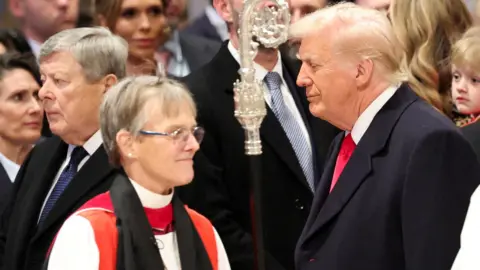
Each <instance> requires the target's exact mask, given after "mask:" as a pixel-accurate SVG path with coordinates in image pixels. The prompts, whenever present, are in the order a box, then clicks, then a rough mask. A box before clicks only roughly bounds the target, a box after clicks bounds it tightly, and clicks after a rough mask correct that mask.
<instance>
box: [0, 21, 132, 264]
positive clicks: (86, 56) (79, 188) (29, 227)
mask: <svg viewBox="0 0 480 270" xmlns="http://www.w3.org/2000/svg"><path fill="white" fill-rule="evenodd" d="M127 47H128V45H127V43H126V42H125V41H124V40H123V39H122V38H120V37H118V36H115V35H113V34H112V33H111V32H110V31H108V30H107V29H105V28H75V29H69V30H64V31H62V32H59V33H57V34H55V35H53V36H52V37H50V38H49V39H48V40H47V41H46V42H44V44H42V47H41V50H40V55H39V63H40V74H41V79H42V82H43V85H42V88H41V89H40V91H39V97H40V99H41V100H42V104H43V108H44V110H45V112H46V113H47V118H48V122H49V125H50V129H51V130H52V132H53V133H54V134H55V136H53V137H51V138H48V139H46V140H45V141H44V142H42V143H40V144H38V145H36V146H35V147H34V148H33V150H32V151H31V153H30V155H28V157H27V158H26V159H25V161H24V162H23V164H22V166H21V168H20V171H19V173H18V175H17V177H16V178H15V188H14V193H13V198H12V200H11V201H10V202H9V204H8V206H7V208H6V210H5V212H4V213H3V215H2V217H1V227H0V264H1V263H2V261H3V267H4V268H3V269H16V270H39V269H41V268H42V266H43V262H44V260H45V258H46V254H47V250H48V248H49V247H50V244H51V242H52V240H53V239H54V237H55V235H56V233H57V232H58V230H59V229H60V227H61V226H62V224H63V222H64V221H65V220H66V219H67V218H68V216H70V215H71V214H72V213H74V212H75V210H77V209H78V208H79V207H80V206H82V205H83V204H84V203H85V202H87V201H88V200H90V199H91V198H93V197H95V196H96V195H98V194H100V193H103V192H105V191H107V190H108V188H109V187H110V185H111V183H112V181H113V177H114V175H115V170H114V168H113V167H112V166H111V165H110V164H109V162H108V157H107V155H106V153H105V149H104V148H103V147H101V145H102V137H101V134H100V131H99V129H100V123H99V118H98V115H99V108H100V104H101V102H102V100H103V96H104V94H105V93H106V92H107V91H108V90H109V88H110V87H111V86H113V85H114V84H116V83H117V79H119V78H123V77H124V76H125V73H126V67H125V64H126V62H127V57H128V48H127Z"/></svg>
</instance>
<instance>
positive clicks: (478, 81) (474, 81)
mask: <svg viewBox="0 0 480 270" xmlns="http://www.w3.org/2000/svg"><path fill="white" fill-rule="evenodd" d="M472 83H475V84H476V83H480V79H479V78H472Z"/></svg>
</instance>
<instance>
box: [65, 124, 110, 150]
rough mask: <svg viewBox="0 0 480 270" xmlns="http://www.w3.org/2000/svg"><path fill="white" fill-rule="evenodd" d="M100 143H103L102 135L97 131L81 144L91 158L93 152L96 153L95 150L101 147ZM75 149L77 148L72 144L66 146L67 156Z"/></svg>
mask: <svg viewBox="0 0 480 270" xmlns="http://www.w3.org/2000/svg"><path fill="white" fill-rule="evenodd" d="M102 143H103V139H102V133H101V132H100V130H97V132H95V133H94V134H93V135H92V137H90V139H88V140H87V141H86V142H85V143H84V144H83V148H84V149H85V151H87V153H88V155H89V156H92V155H93V153H95V151H97V149H98V148H100V146H102ZM75 147H77V145H73V144H69V145H68V151H67V156H71V155H72V152H73V149H75Z"/></svg>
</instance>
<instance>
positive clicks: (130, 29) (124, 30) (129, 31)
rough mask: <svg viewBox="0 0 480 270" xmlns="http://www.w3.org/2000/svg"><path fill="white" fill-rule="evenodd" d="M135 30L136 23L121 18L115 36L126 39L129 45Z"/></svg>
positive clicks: (116, 26)
mask: <svg viewBox="0 0 480 270" xmlns="http://www.w3.org/2000/svg"><path fill="white" fill-rule="evenodd" d="M135 30H136V27H135V24H134V23H132V22H130V21H128V20H125V19H122V18H119V19H118V21H117V24H116V25H115V34H117V35H119V36H120V37H122V38H123V39H125V40H126V41H127V42H128V43H130V41H131V39H132V36H133V34H134V33H135Z"/></svg>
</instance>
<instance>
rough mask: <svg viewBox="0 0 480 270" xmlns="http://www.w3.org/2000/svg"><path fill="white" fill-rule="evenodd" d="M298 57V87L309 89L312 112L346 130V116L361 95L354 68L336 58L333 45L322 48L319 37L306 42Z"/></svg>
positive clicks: (307, 38)
mask: <svg viewBox="0 0 480 270" xmlns="http://www.w3.org/2000/svg"><path fill="white" fill-rule="evenodd" d="M323 40H328V39H327V38H325V39H323ZM298 57H299V59H300V60H301V61H302V67H301V69H300V72H299V74H298V78H297V84H298V85H299V86H300V87H305V89H306V95H307V99H308V101H309V103H310V105H309V109H310V112H311V113H312V114H313V115H315V116H316V117H319V118H322V119H324V120H327V121H329V122H330V123H332V124H333V125H335V126H337V127H339V128H345V127H344V126H343V125H344V124H343V119H342V115H345V114H346V112H347V111H351V110H352V105H353V104H354V103H353V102H352V99H353V98H354V97H355V94H356V91H357V88H356V80H355V78H356V72H355V69H354V68H353V65H350V66H349V65H348V64H347V63H346V62H347V61H345V59H341V60H338V59H336V58H338V57H339V56H334V55H333V54H332V48H331V46H330V44H327V42H322V43H320V44H319V42H318V36H316V35H310V36H308V37H306V38H304V39H302V41H301V45H300V49H299V53H298Z"/></svg>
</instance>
